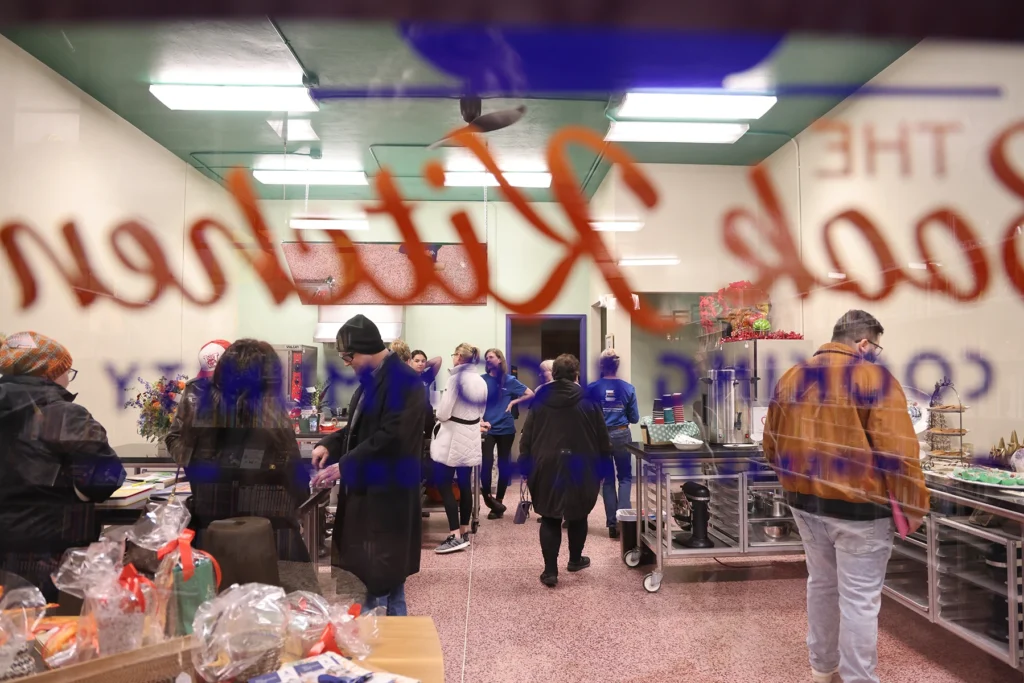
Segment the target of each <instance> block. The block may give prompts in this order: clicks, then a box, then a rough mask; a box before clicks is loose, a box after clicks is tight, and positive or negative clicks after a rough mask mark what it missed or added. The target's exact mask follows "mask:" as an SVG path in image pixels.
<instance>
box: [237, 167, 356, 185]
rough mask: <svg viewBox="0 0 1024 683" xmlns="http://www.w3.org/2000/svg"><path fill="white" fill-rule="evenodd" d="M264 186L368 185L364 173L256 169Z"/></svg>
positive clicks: (255, 176)
mask: <svg viewBox="0 0 1024 683" xmlns="http://www.w3.org/2000/svg"><path fill="white" fill-rule="evenodd" d="M252 175H253V177H254V178H256V180H258V181H260V182H261V183H263V184H264V185H366V184H367V182H366V174H365V173H363V172H362V171H275V170H269V169H262V170H261V169H256V170H254V171H253V172H252Z"/></svg>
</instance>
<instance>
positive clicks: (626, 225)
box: [590, 220, 644, 232]
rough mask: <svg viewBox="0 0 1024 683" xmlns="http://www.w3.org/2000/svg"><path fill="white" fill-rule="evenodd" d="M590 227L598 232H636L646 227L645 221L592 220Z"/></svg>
mask: <svg viewBox="0 0 1024 683" xmlns="http://www.w3.org/2000/svg"><path fill="white" fill-rule="evenodd" d="M590 227H592V228H593V229H594V230H597V231H598V232H636V231H637V230H640V228H642V227H644V223H643V221H624V220H609V221H590Z"/></svg>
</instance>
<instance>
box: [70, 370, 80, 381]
mask: <svg viewBox="0 0 1024 683" xmlns="http://www.w3.org/2000/svg"><path fill="white" fill-rule="evenodd" d="M76 377H78V370H75V369H74V368H69V369H68V382H74V381H75V378H76Z"/></svg>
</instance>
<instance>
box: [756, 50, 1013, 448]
mask: <svg viewBox="0 0 1024 683" xmlns="http://www.w3.org/2000/svg"><path fill="white" fill-rule="evenodd" d="M1022 72H1024V48H1021V47H1018V46H1009V45H974V44H957V43H946V42H941V41H934V40H928V41H925V42H923V43H922V44H920V45H919V46H917V47H915V48H914V49H913V50H911V51H910V52H908V53H907V54H906V55H905V56H904V57H902V58H901V59H899V60H898V61H897V62H895V63H894V64H893V65H892V66H891V67H889V68H888V69H886V70H885V71H884V72H883V73H882V74H880V75H879V76H878V78H876V79H875V80H874V81H873V84H885V85H904V86H954V85H962V86H997V87H1000V88H1002V89H1003V96H1002V97H1001V98H998V99H992V98H988V99H984V98H981V99H979V98H966V97H953V98H908V97H900V98H896V97H874V98H871V97H865V98H860V99H851V100H847V101H846V102H844V103H843V104H842V105H840V106H839V107H838V108H837V109H836V110H835V111H833V112H832V114H830V117H832V118H834V119H836V120H838V121H841V122H844V123H846V124H849V126H850V127H851V128H850V130H851V131H852V135H851V137H850V141H851V149H852V150H853V153H852V173H851V174H850V175H848V176H843V177H823V176H822V175H821V173H822V171H825V172H828V171H835V170H836V169H840V168H842V167H843V166H844V163H845V157H844V155H843V153H841V152H837V151H835V147H836V146H837V144H839V143H840V142H841V141H842V136H841V134H838V133H834V132H833V133H821V132H815V131H806V132H804V133H803V134H801V135H800V136H799V137H798V139H797V144H798V145H799V157H800V175H799V178H800V182H799V187H798V188H795V187H793V184H794V183H793V177H792V174H791V173H781V172H780V169H782V168H786V167H791V165H792V164H793V163H795V156H796V148H795V146H794V145H789V146H787V147H785V148H783V149H781V150H780V151H779V152H777V153H776V154H775V155H773V157H772V158H771V159H769V160H768V162H767V164H766V166H767V167H768V168H769V170H770V171H771V177H772V180H773V181H774V182H775V183H776V186H777V187H778V188H781V189H780V193H781V194H783V195H784V200H783V206H784V209H785V211H786V212H787V214H788V215H789V222H790V225H791V226H793V227H792V229H793V230H794V232H796V231H797V230H799V236H800V239H801V243H802V248H803V253H804V261H805V263H807V264H808V266H809V267H810V268H811V270H812V271H813V272H814V273H816V274H817V275H818V276H819V277H821V278H825V276H826V273H827V272H828V271H830V270H834V268H833V266H832V265H831V264H830V263H829V261H828V258H827V256H826V253H825V249H824V246H823V244H824V243H823V238H822V226H823V225H824V224H825V223H826V222H827V221H828V220H829V219H830V218H831V217H833V216H835V215H836V214H838V213H839V212H841V211H844V210H846V209H850V208H857V209H859V210H861V211H862V212H863V213H864V214H865V215H867V216H868V217H869V218H870V219H871V220H872V221H873V222H874V223H875V225H876V226H878V230H879V231H880V232H881V234H883V235H884V237H885V239H886V241H887V242H888V244H889V246H890V248H891V249H892V251H893V253H894V254H895V258H896V261H897V263H898V264H900V266H901V267H902V268H903V269H904V270H905V271H906V272H907V273H908V275H909V276H910V277H914V278H918V279H924V278H926V277H927V276H928V273H927V271H922V270H913V269H908V267H907V264H908V263H910V262H919V261H921V260H922V259H921V257H920V255H919V254H918V249H917V247H916V245H915V241H914V234H915V233H914V226H915V223H916V222H917V221H918V220H920V219H921V218H922V217H923V216H925V215H926V214H927V213H929V212H931V211H934V210H935V209H938V208H940V207H948V208H951V209H954V210H956V211H957V212H958V213H959V214H960V215H961V216H963V217H965V218H966V219H967V220H968V221H969V223H970V225H971V226H972V227H973V229H974V230H975V232H976V233H977V236H978V241H979V242H980V243H981V244H982V245H983V249H984V253H985V257H986V259H987V263H988V267H989V272H990V278H991V280H990V284H989V287H988V291H987V292H986V293H985V294H983V295H982V297H981V298H980V299H979V300H978V301H976V302H972V303H955V302H953V301H951V300H950V299H949V298H947V297H946V296H944V295H942V294H939V293H937V292H934V291H921V290H918V289H915V288H912V287H910V286H909V285H908V284H907V283H903V284H901V285H898V286H897V289H896V290H895V293H894V294H893V295H892V296H891V297H890V298H888V299H886V300H885V301H881V302H870V301H863V300H861V299H859V298H858V297H856V296H854V295H852V294H848V293H836V292H834V291H825V290H821V291H817V292H815V293H814V294H813V295H812V296H811V297H810V298H809V299H807V300H806V301H805V302H804V303H803V305H802V307H801V306H800V304H799V302H798V300H797V298H796V293H795V290H794V288H793V287H792V286H791V285H790V284H788V283H787V284H785V285H783V286H780V287H778V288H776V289H775V290H774V292H773V300H774V302H775V303H776V307H777V309H776V310H777V311H778V312H779V313H780V314H782V315H785V316H787V317H788V318H789V319H791V320H796V319H799V318H800V317H801V315H802V318H803V321H804V326H805V331H806V334H807V335H808V336H809V338H811V339H813V340H814V341H815V342H822V341H827V339H828V338H829V336H830V335H831V328H832V325H833V324H834V323H835V321H836V319H837V318H838V317H839V316H840V315H842V314H843V313H844V312H845V311H846V310H848V309H850V308H863V309H865V310H868V311H870V312H872V313H873V314H874V315H876V316H877V317H878V318H879V320H880V321H881V322H882V324H883V325H884V326H885V328H886V334H885V336H884V339H883V341H882V345H883V346H884V347H885V352H884V355H883V358H884V359H885V360H886V362H887V363H888V364H890V365H891V366H892V367H893V369H894V370H895V371H896V373H897V376H898V377H899V378H900V379H901V381H905V380H906V368H907V363H908V361H909V360H910V359H911V357H912V356H913V355H914V354H916V353H918V352H921V351H925V350H932V351H938V352H940V353H941V354H942V355H944V356H945V357H947V358H948V359H949V360H950V362H951V363H952V370H953V379H954V381H955V382H956V383H957V385H958V386H959V387H960V388H961V390H965V391H966V390H973V389H977V388H978V386H979V382H980V372H979V370H978V368H977V367H976V366H974V365H972V364H970V363H967V362H966V361H965V360H964V354H965V353H967V352H971V351H974V352H981V353H982V354H984V355H985V356H986V357H987V358H988V359H989V360H990V361H991V362H992V363H993V367H994V369H995V378H994V384H993V387H992V390H991V392H989V393H988V394H987V395H986V396H984V397H983V398H981V399H980V400H968V399H965V402H967V403H970V404H972V407H973V409H972V410H971V411H970V412H968V413H967V414H966V416H965V421H966V426H967V427H969V428H970V429H971V433H970V434H969V435H968V438H967V441H968V442H971V443H973V444H974V446H975V451H976V452H979V451H980V452H987V451H988V449H989V448H990V447H991V446H992V445H993V443H994V442H996V441H998V440H999V438H1000V437H1009V434H1010V432H1011V430H1014V429H1017V430H1020V429H1021V427H1024V422H1022V421H1021V418H1022V417H1024V406H1022V398H1024V365H1022V363H1021V360H1022V359H1021V351H1020V348H1021V345H1020V343H1019V335H1020V333H1021V332H1022V331H1024V326H1022V323H1021V322H1020V321H1021V315H1022V313H1024V309H1022V306H1021V298H1020V296H1019V295H1018V294H1016V293H1015V292H1014V291H1013V290H1011V288H1010V287H1009V285H1008V279H1007V277H1006V274H1005V270H1004V267H1003V264H1002V246H1001V241H1002V239H1003V236H1004V233H1005V231H1006V230H1007V226H1008V225H1009V224H1010V223H1011V221H1012V220H1013V219H1014V217H1015V216H1019V215H1020V213H1021V206H1022V202H1021V198H1019V197H1016V196H1014V195H1013V194H1012V193H1011V192H1009V191H1008V190H1007V189H1006V188H1004V187H1003V186H1002V185H1001V184H1000V183H999V181H998V180H997V178H996V177H995V175H994V174H993V173H992V171H991V169H990V166H989V162H988V154H989V149H990V145H991V143H992V140H993V138H994V137H995V136H996V134H997V133H998V132H1000V131H1001V130H1003V129H1004V128H1005V127H1006V126H1008V125H1009V124H1011V123H1013V122H1016V121H1019V120H1020V118H1021V115H1020V112H1021V111H1022V110H1024V85H1022V82H1021V80H1020V74H1021V73H1022ZM935 122H943V123H945V122H950V123H955V124H957V125H959V127H960V130H959V132H956V133H954V134H950V135H949V136H948V139H947V143H946V154H945V156H946V163H947V171H946V173H945V175H939V174H938V173H937V172H936V156H935V152H936V146H935V144H934V139H933V138H932V137H931V136H930V134H927V133H925V132H923V131H922V128H921V125H922V124H930V123H935ZM868 125H870V126H873V127H874V134H875V136H876V137H877V138H881V139H885V140H894V139H896V138H897V136H898V134H899V127H900V126H901V125H906V126H907V127H908V131H909V134H908V137H907V159H908V160H909V163H910V174H909V175H907V176H904V175H902V169H901V161H902V159H901V157H900V155H899V154H896V153H893V152H889V153H880V154H876V156H875V171H874V174H870V173H869V172H868V153H867V151H866V138H867V132H866V129H865V126H868ZM1010 158H1011V164H1012V165H1014V166H1015V168H1016V169H1017V172H1018V173H1020V172H1021V169H1024V140H1018V141H1017V142H1016V143H1015V144H1014V145H1012V149H1011V153H1010ZM798 192H799V196H800V200H799V201H798V200H797V193H798ZM798 226H800V227H799V228H798ZM836 237H837V239H836V241H835V245H836V251H837V253H839V254H840V258H841V261H842V264H843V271H844V272H845V273H846V274H847V275H848V276H849V277H851V278H853V277H857V276H860V277H861V278H862V279H865V280H866V281H865V282H864V285H863V286H864V287H865V289H868V290H872V291H876V290H877V289H878V286H879V282H880V280H879V277H878V266H877V265H876V262H877V261H876V259H875V257H874V256H873V254H872V253H871V252H870V251H869V250H868V249H867V248H866V246H865V242H864V240H863V239H862V238H860V237H859V236H857V235H856V233H854V232H853V231H852V230H850V229H849V228H848V227H843V228H842V229H841V230H839V231H837V234H836ZM1018 241H1019V240H1018ZM927 242H928V244H929V245H930V247H931V248H932V250H933V254H934V256H933V260H934V261H937V262H939V263H941V264H942V267H941V268H940V271H941V272H943V273H945V274H947V275H948V276H949V277H950V278H951V279H952V280H953V281H954V282H957V283H959V286H961V287H963V288H965V289H966V288H967V287H968V286H969V283H970V277H969V269H968V264H967V263H965V261H964V258H963V256H961V255H960V251H959V249H957V248H956V245H955V242H954V240H953V239H952V238H951V237H950V236H949V235H948V234H943V233H942V231H940V230H934V231H933V232H929V233H928V240H927ZM832 282H836V281H835V280H832ZM939 374H940V371H939V370H938V368H937V367H936V366H935V365H934V364H925V365H922V367H921V368H920V370H919V372H918V374H917V380H916V382H915V385H916V386H917V387H918V388H920V389H923V390H925V391H930V390H931V389H932V385H933V383H934V382H935V381H936V380H937V379H938V376H939Z"/></svg>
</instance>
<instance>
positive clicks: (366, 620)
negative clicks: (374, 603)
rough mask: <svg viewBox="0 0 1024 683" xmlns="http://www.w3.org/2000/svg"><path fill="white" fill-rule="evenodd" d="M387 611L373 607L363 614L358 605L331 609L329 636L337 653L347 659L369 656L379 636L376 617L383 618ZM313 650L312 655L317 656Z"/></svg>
mask: <svg viewBox="0 0 1024 683" xmlns="http://www.w3.org/2000/svg"><path fill="white" fill-rule="evenodd" d="M386 614H387V610H386V609H384V608H383V607H375V608H374V609H372V610H369V611H368V612H363V611H362V607H361V606H360V605H358V604H353V605H339V606H334V607H332V608H331V634H330V635H331V636H333V640H334V643H335V644H336V646H337V649H338V651H340V653H341V654H343V655H345V656H347V657H354V658H356V659H365V658H366V657H368V656H370V652H371V651H372V646H373V643H374V642H375V641H376V640H377V636H378V634H379V631H378V628H377V617H383V616H385V615H386ZM315 650H316V648H314V652H313V654H318V653H317V652H316V651H315Z"/></svg>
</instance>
